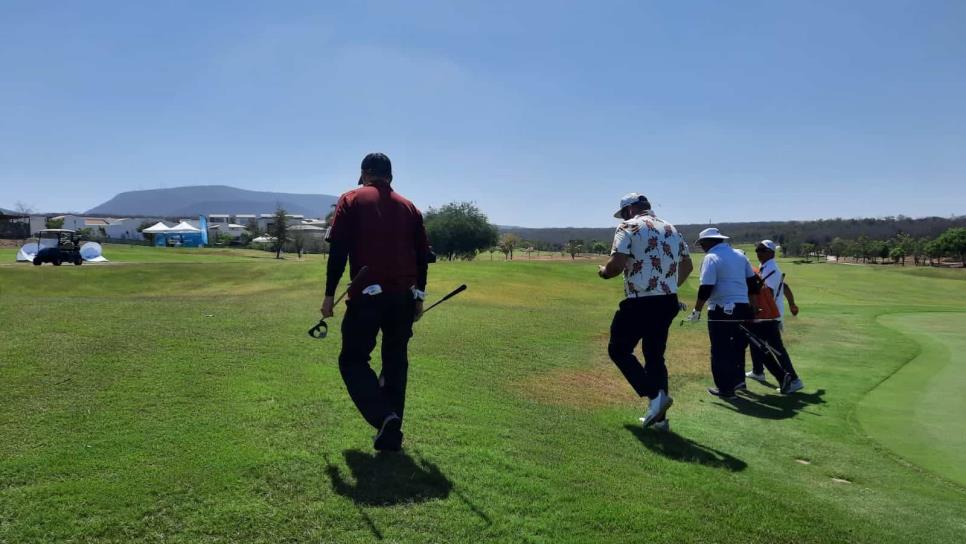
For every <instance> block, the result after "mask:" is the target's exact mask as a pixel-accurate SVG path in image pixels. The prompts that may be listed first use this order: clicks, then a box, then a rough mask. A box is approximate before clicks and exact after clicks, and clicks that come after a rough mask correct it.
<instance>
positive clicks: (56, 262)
mask: <svg viewBox="0 0 966 544" xmlns="http://www.w3.org/2000/svg"><path fill="white" fill-rule="evenodd" d="M61 264H62V263H61V262H60V259H59V258H58V259H54V266H60V265H61Z"/></svg>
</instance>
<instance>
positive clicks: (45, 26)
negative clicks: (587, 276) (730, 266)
mask: <svg viewBox="0 0 966 544" xmlns="http://www.w3.org/2000/svg"><path fill="white" fill-rule="evenodd" d="M327 4H329V3H323V2H314V1H313V2H258V3H244V2H237V1H233V2H196V1H183V2H179V1H172V2H43V1H38V0H32V1H26V2H10V1H2V3H0V9H2V17H0V206H4V207H13V206H14V204H15V203H16V202H17V201H20V202H24V203H26V204H29V205H32V206H34V207H36V208H39V209H41V210H49V211H66V210H81V211H82V210H84V209H87V208H89V207H92V206H94V205H96V204H98V203H100V202H102V201H104V200H107V199H108V198H110V197H111V196H113V195H114V194H115V193H118V192H121V191H125V190H132V189H148V188H157V187H175V186H179V185H194V184H227V185H234V186H237V187H242V188H247V189H261V190H277V191H291V192H318V193H329V194H338V193H340V192H342V191H344V190H346V189H349V188H351V187H352V186H353V183H354V181H355V179H356V177H357V175H358V174H357V172H358V166H359V161H360V160H361V158H362V156H363V155H364V154H365V153H366V152H369V151H374V150H379V151H383V152H385V153H387V154H388V155H389V156H390V157H391V158H392V159H393V164H394V169H395V175H396V183H395V185H396V187H397V190H399V191H400V192H402V193H403V194H405V195H406V196H408V197H410V198H411V199H413V200H414V201H415V202H416V204H417V205H418V206H420V207H421V208H424V209H425V208H427V207H430V206H434V205H440V204H443V203H446V202H449V201H453V200H472V201H475V202H477V203H478V204H479V205H480V207H481V208H483V210H484V211H486V212H487V213H488V214H489V216H490V218H491V220H492V221H494V222H496V223H500V224H512V225H522V226H539V227H550V226H606V225H610V224H612V223H613V220H612V219H611V218H610V215H611V213H612V212H613V208H614V207H615V205H616V203H617V201H618V200H619V198H620V196H621V195H623V194H624V193H626V192H629V191H640V192H643V193H645V194H647V195H648V197H650V199H651V200H652V202H654V203H655V205H656V206H657V210H658V212H659V214H660V215H662V216H664V217H666V218H667V219H668V220H670V221H672V222H677V223H704V222H708V221H711V222H723V221H745V220H756V219H757V220H773V219H810V218H820V217H837V216H841V217H856V216H884V215H896V214H905V215H910V216H924V215H941V216H947V215H950V214H963V213H966V183H964V181H966V2H962V1H950V2H930V1H918V2H912V1H909V2H893V1H882V0H878V1H869V2H865V1H848V2H846V1H838V2H825V1H808V2H803V1H794V2H792V1H758V2H741V1H736V2H720V1H709V2H656V1H655V2H645V1H636V2H583V3H569V2H520V1H515V2H497V1H486V2H468V1H464V2H444V1H440V2H416V1H413V2H376V3H371V2H345V3H340V4H346V5H334V6H333V5H327ZM333 4H334V3H333Z"/></svg>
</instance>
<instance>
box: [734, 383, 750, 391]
mask: <svg viewBox="0 0 966 544" xmlns="http://www.w3.org/2000/svg"><path fill="white" fill-rule="evenodd" d="M747 390H748V384H746V383H745V382H740V383H739V384H738V385H736V386H735V391H747Z"/></svg>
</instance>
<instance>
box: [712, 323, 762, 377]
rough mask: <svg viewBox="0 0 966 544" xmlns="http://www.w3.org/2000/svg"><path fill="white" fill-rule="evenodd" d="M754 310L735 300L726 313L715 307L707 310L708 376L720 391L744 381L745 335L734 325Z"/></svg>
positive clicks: (746, 344) (746, 338) (746, 340)
mask: <svg viewBox="0 0 966 544" xmlns="http://www.w3.org/2000/svg"><path fill="white" fill-rule="evenodd" d="M753 315H754V314H753V313H752V311H751V306H750V305H748V304H735V309H734V312H733V313H732V314H731V315H728V314H726V313H725V312H724V309H723V308H721V307H717V308H715V309H714V310H711V311H710V312H708V337H709V338H710V340H711V376H712V377H713V378H714V385H715V387H717V388H718V391H721V392H722V393H732V392H734V390H735V386H736V385H738V384H739V383H741V382H743V381H745V348H746V347H748V337H747V336H745V333H743V332H741V329H740V328H738V326H739V325H741V324H743V323H745V322H747V321H748V320H750V319H751V318H752V316H753Z"/></svg>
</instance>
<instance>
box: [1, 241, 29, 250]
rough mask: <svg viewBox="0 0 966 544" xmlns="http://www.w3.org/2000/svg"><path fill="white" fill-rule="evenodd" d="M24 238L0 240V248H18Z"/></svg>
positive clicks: (22, 243)
mask: <svg viewBox="0 0 966 544" xmlns="http://www.w3.org/2000/svg"><path fill="white" fill-rule="evenodd" d="M26 242H27V241H26V240H0V249H20V246H22V245H24V243H26Z"/></svg>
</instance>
